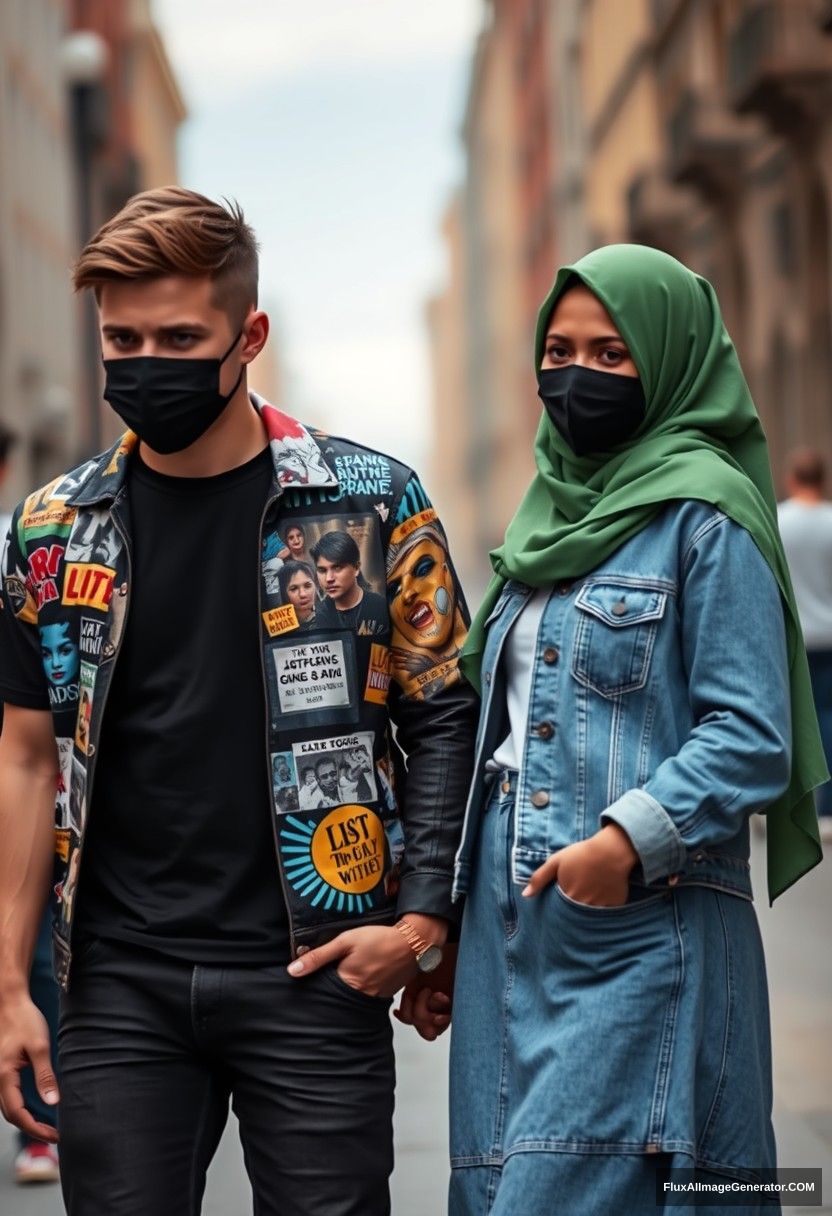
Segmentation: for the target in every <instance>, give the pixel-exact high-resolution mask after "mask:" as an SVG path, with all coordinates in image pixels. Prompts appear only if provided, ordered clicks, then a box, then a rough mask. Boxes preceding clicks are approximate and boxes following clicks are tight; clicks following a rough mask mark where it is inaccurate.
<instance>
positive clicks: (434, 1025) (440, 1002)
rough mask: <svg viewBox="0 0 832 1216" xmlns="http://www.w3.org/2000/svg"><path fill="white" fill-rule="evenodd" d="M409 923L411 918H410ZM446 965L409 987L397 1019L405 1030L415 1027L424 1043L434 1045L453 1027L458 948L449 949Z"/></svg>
mask: <svg viewBox="0 0 832 1216" xmlns="http://www.w3.org/2000/svg"><path fill="white" fill-rule="evenodd" d="M408 919H409V918H408ZM443 953H444V957H443V959H442V962H441V963H440V964H439V966H438V967H437V968H436V970H435V971H430V972H429V973H428V974H427V975H417V976H416V978H415V979H413V980H411V981H410V983H409V984H408V985H407V986H406V987H405V990H404V992H403V993H402V999H401V1001H400V1002H399V1007H398V1009H394V1010H393V1017H394V1018H397V1019H398V1020H399V1021H400V1022H403V1023H404V1025H405V1026H415V1028H416V1030H417V1032H418V1033H419V1034H420V1035H421V1036H422V1038H423V1039H427V1041H428V1042H429V1043H432V1042H433V1041H434V1040H435V1039H438V1038H439V1036H440V1034H444V1032H445V1031H446V1030H447V1029H448V1027H449V1026H450V1024H451V1006H452V1004H453V997H454V974H455V972H456V956H457V947H456V945H453V946H446V947H445V949H444V952H443Z"/></svg>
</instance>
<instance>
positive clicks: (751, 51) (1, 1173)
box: [0, 0, 832, 1216]
mask: <svg viewBox="0 0 832 1216" xmlns="http://www.w3.org/2000/svg"><path fill="white" fill-rule="evenodd" d="M172 181H179V182H181V183H182V184H185V185H187V186H189V187H192V188H194V189H197V190H201V191H204V192H205V193H207V194H209V195H212V196H214V197H219V196H221V195H224V196H228V197H233V198H237V199H238V200H239V201H240V202H241V204H242V205H243V207H244V209H245V212H246V215H247V218H248V219H249V221H250V222H251V223H252V224H253V226H254V228H255V229H256V231H257V232H258V235H259V237H260V240H261V244H262V302H263V305H264V307H266V309H267V310H268V311H269V312H270V314H271V316H272V319H273V322H274V330H273V337H272V340H271V341H270V344H269V346H268V347H267V348H266V350H265V351H264V353H263V354H262V355H261V356H260V357H259V359H258V361H257V362H256V363H255V364H254V367H253V369H252V374H251V379H250V383H251V386H252V387H253V388H255V389H256V390H258V391H260V392H261V393H263V395H264V396H266V397H267V398H268V399H270V400H273V401H275V402H276V403H277V404H280V405H282V406H283V407H284V408H286V409H288V410H289V411H290V412H292V413H295V414H297V415H298V416H301V417H303V418H305V419H308V420H309V421H313V422H316V423H319V424H321V425H323V426H326V427H329V428H330V429H331V430H333V431H334V432H338V433H347V434H349V435H351V436H352V437H353V438H354V439H356V440H359V441H363V442H367V443H370V444H371V445H373V446H374V447H378V448H380V449H382V450H393V451H394V452H395V454H396V455H397V456H398V457H400V458H401V459H403V460H405V461H408V462H410V463H412V464H415V465H416V467H418V468H419V469H420V470H422V471H423V473H424V478H425V482H426V484H427V487H428V489H429V492H430V494H431V497H432V498H433V499H434V501H435V503H436V505H437V507H438V509H439V511H440V514H441V515H442V517H443V519H444V521H445V524H446V527H447V529H448V532H449V534H450V539H451V547H452V550H453V551H454V554H455V557H456V561H457V565H458V567H459V570H460V574H461V575H462V578H463V582H464V584H465V586H466V588H467V590H468V593H469V598H470V600H471V602H472V604H473V605H476V602H477V600H478V596H479V594H480V592H481V590H482V587H483V586H484V583H485V579H486V575H487V558H486V555H487V552H488V550H489V549H490V548H492V547H493V546H494V545H496V544H497V543H499V541H500V539H501V538H502V534H503V530H504V527H505V524H506V522H507V521H508V519H509V518H510V516H511V514H512V512H513V510H514V508H515V507H516V505H517V502H518V500H519V498H520V496H521V494H522V492H523V489H524V488H525V486H526V484H527V482H528V480H529V477H530V475H531V470H532V440H533V435H534V432H535V429H536V426H537V422H538V419H539V416H540V403H539V401H538V399H537V396H536V386H535V381H534V372H533V367H532V361H531V351H532V330H533V325H534V319H535V316H536V311H537V307H538V305H539V303H540V301H541V299H542V298H543V296H544V295H545V294H546V291H547V289H548V287H549V284H550V282H551V280H552V279H553V277H554V272H555V269H556V268H557V266H558V265H559V264H561V263H564V262H567V261H571V260H574V259H575V258H576V257H578V256H580V255H581V254H582V253H583V252H585V251H587V250H588V249H590V248H592V247H594V246H596V245H599V244H605V243H609V242H614V241H621V240H636V241H641V242H644V243H648V244H653V245H657V246H659V247H661V248H664V249H666V250H668V251H669V252H671V253H673V254H675V255H676V256H678V257H680V258H681V259H682V260H684V261H685V262H687V263H688V264H689V265H691V266H692V267H693V268H694V269H695V270H697V271H700V272H702V273H703V274H705V275H706V276H707V277H708V278H709V279H711V280H712V281H713V283H714V284H715V286H716V288H717V291H718V293H719V296H720V300H721V302H722V306H723V310H724V313H725V317H726V321H727V324H728V328H729V330H730V332H731V334H732V337H733V338H734V340H735V342H736V344H737V347H738V349H739V352H740V356H741V359H742V363H743V367H744V370H745V372H746V375H747V378H748V380H749V383H750V385H751V388H752V391H753V394H754V397H755V400H756V402H757V405H758V408H759V410H760V413H761V416H762V418H763V421H764V425H765V428H766V432H767V435H768V437H769V441H770V446H771V454H772V463H773V467H774V472H775V476H776V479H777V482H778V487H779V488H782V477H783V473H784V470H785V464H786V457H787V454H788V452H789V451H790V450H791V449H792V448H793V447H795V446H797V445H799V444H811V445H812V446H813V447H815V448H816V449H818V451H819V452H820V453H821V454H822V455H823V456H824V457H825V458H826V460H827V462H829V461H832V222H831V221H830V214H832V0H420V4H419V5H413V4H409V3H406V2H405V0H363V2H362V4H360V5H355V4H352V5H345V4H343V3H342V2H341V0H317V3H316V4H315V5H298V4H296V3H293V2H292V0H249V3H248V4H247V6H246V11H245V17H244V19H243V18H242V17H240V16H239V15H237V14H235V13H234V12H233V11H232V10H231V9H230V8H229V6H228V4H227V3H225V0H200V3H199V4H196V3H195V2H194V0H2V2H0V420H2V421H3V422H4V423H6V424H7V425H8V426H9V427H10V428H11V429H12V431H13V432H14V433H15V435H16V436H17V440H18V442H17V444H16V446H15V448H14V451H13V454H12V460H11V464H10V468H9V472H8V476H7V478H6V480H5V482H4V484H2V485H0V509H10V508H11V507H12V506H13V505H14V503H15V502H16V501H18V500H19V499H20V498H21V497H22V496H23V495H24V494H25V493H26V492H28V491H29V490H30V489H31V488H32V487H34V486H35V485H39V484H42V483H44V482H46V481H47V480H48V479H49V478H50V477H52V476H53V475H55V474H57V473H58V472H59V471H61V470H62V469H64V468H68V467H70V466H72V465H73V464H75V463H77V462H78V461H80V460H81V459H83V458H85V457H87V456H88V455H90V454H92V453H93V452H95V451H98V450H100V449H101V448H103V447H104V446H105V445H106V444H107V443H109V442H110V441H111V440H112V439H113V438H114V437H115V435H116V434H117V432H118V430H119V425H118V420H117V419H116V418H115V416H114V415H113V414H111V412H110V411H109V410H108V409H107V407H106V406H105V405H104V404H103V403H102V400H101V382H102V381H101V366H100V353H99V347H98V337H97V332H96V329H95V317H94V312H93V309H92V306H91V301H83V302H79V301H78V300H76V299H74V298H73V296H72V295H71V291H70V287H69V267H70V265H71V263H72V261H73V259H74V257H75V256H76V254H77V251H78V250H79V248H80V247H81V245H82V244H83V242H84V241H85V240H86V238H87V237H88V236H89V235H90V234H91V233H92V232H93V231H94V230H95V229H97V227H98V226H99V225H100V224H101V223H102V222H103V221H104V220H105V219H107V218H108V217H109V216H110V215H112V214H113V213H114V212H115V211H116V210H118V209H119V208H120V207H121V206H122V204H123V203H124V202H125V201H126V200H127V198H128V197H130V196H131V195H132V194H133V193H135V192H136V191H138V190H142V189H146V188H150V187H153V186H158V185H162V184H165V183H168V182H172ZM760 845H761V842H760V840H759V838H756V839H755V854H756V856H755V865H756V867H757V873H756V889H757V891H758V893H759V900H758V906H759V908H760V917H761V922H762V925H763V931H764V936H765V939H766V944H767V949H768V958H769V967H770V984H771V998H772V1010H773V1022H774V1034H775V1075H776V1104H777V1128H778V1136H779V1142H780V1156H781V1163H782V1164H784V1165H789V1166H796V1165H801V1164H806V1165H820V1164H822V1165H824V1166H825V1167H826V1183H827V1204H828V1206H827V1207H826V1208H824V1209H823V1210H824V1211H830V1212H832V1047H831V1046H830V1044H831V1043H832V951H830V948H829V938H830V926H832V886H831V885H830V879H829V856H830V848H829V846H827V847H826V865H824V866H822V867H820V868H819V869H817V870H815V871H814V872H813V873H812V874H811V875H810V876H809V877H808V878H807V879H806V880H804V881H803V882H801V883H800V884H799V885H798V887H797V888H796V889H794V890H793V891H791V892H789V893H788V894H787V895H786V896H784V897H783V898H782V900H781V901H780V902H779V903H778V905H777V906H776V908H775V909H774V910H769V909H768V908H766V907H764V906H762V905H763V904H764V903H765V900H764V896H763V892H764V881H763V879H762V876H761V873H760V872H759V862H760V854H761V847H760ZM398 1039H399V1044H400V1056H399V1059H400V1070H399V1090H398V1108H399V1109H398V1115H397V1120H398V1165H397V1170H396V1175H395V1178H394V1195H395V1203H394V1213H395V1216H417V1214H418V1216H441V1213H442V1212H444V1194H445V1184H446V1161H445V1143H446V1122H445V1113H444V1112H445V1080H444V1077H445V1059H446V1053H447V1044H446V1043H442V1044H440V1045H438V1046H434V1047H429V1046H427V1045H425V1044H422V1043H421V1042H420V1041H419V1040H417V1039H416V1037H415V1035H413V1034H412V1033H399V1034H398ZM12 1155H13V1146H12V1138H11V1135H10V1134H9V1132H8V1129H7V1128H6V1126H5V1125H4V1124H2V1123H0V1214H1V1216H46V1214H55V1213H58V1212H60V1211H61V1210H62V1209H61V1205H60V1202H59V1199H58V1192H57V1189H56V1188H54V1187H51V1188H44V1189H28V1190H27V1189H24V1188H15V1187H14V1186H13V1185H12V1183H11V1181H10V1169H11V1161H12ZM248 1210H249V1204H248V1199H247V1186H246V1182H245V1178H244V1175H243V1170H242V1160H241V1154H240V1152H239V1147H238V1145H237V1142H236V1138H235V1130H234V1128H233V1126H231V1125H229V1129H228V1132H227V1134H226V1136H225V1139H224V1140H223V1143H222V1146H221V1150H220V1152H219V1154H218V1156H217V1159H216V1161H215V1163H214V1165H213V1167H212V1170H211V1175H210V1181H209V1187H208V1195H207V1198H206V1203H205V1212H206V1213H208V1214H211V1216H238V1214H240V1216H241V1214H242V1213H245V1212H247V1211H248ZM812 1210H813V1211H817V1210H818V1209H812Z"/></svg>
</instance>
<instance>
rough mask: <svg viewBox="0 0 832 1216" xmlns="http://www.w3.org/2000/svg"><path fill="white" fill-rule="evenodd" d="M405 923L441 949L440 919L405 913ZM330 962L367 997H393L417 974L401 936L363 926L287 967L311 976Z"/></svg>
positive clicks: (413, 958) (443, 926) (444, 927)
mask: <svg viewBox="0 0 832 1216" xmlns="http://www.w3.org/2000/svg"><path fill="white" fill-rule="evenodd" d="M407 920H408V923H409V924H411V925H412V926H413V928H414V929H415V930H416V932H417V933H418V934H419V936H420V937H422V938H424V940H425V941H426V942H428V943H430V944H431V945H437V946H441V945H443V944H444V942H445V938H446V937H447V934H448V926H447V923H446V922H445V921H444V920H441V919H440V918H438V917H435V916H419V915H417V914H416V913H412V912H408V913H407ZM330 963H337V964H338V974H339V976H340V977H341V979H342V980H343V981H344V983H345V984H349V986H350V988H357V989H358V990H359V991H360V992H364V993H366V994H367V996H382V997H384V996H393V995H394V993H396V992H398V991H399V989H400V988H402V987H403V986H404V985H405V984H407V983H408V982H409V981H410V980H412V979H413V978H414V976H416V975H417V973H418V967H417V966H416V956H415V954H414V953H413V950H412V949H411V947H410V944H409V943H408V941H407V940H406V938H405V937H404V935H403V934H402V933H401V932H400V931H399V930H398V929H395V928H393V927H391V926H387V925H367V926H366V927H364V928H361V929H348V930H347V931H346V932H345V933H339V934H338V936H337V937H334V938H333V939H332V941H331V942H326V943H325V944H324V945H323V946H316V947H315V949H314V950H310V951H308V953H306V954H304V955H302V956H301V957H300V958H297V959H295V961H294V962H293V963H290V964H289V968H288V970H289V974H290V975H293V976H296V977H303V976H306V975H311V974H312V972H314V971H319V970H320V969H321V967H326V966H327V965H328V964H330Z"/></svg>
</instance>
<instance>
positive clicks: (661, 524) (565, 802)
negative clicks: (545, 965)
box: [454, 500, 791, 898]
mask: <svg viewBox="0 0 832 1216" xmlns="http://www.w3.org/2000/svg"><path fill="white" fill-rule="evenodd" d="M532 595H533V590H532V588H530V587H527V586H525V585H524V584H522V583H519V582H516V581H512V582H509V583H508V584H507V585H506V587H505V588H504V590H503V593H502V595H501V597H500V599H499V601H498V602H497V604H496V606H495V608H494V612H493V613H492V615H491V617H490V619H489V622H488V624H487V639H486V646H485V652H484V655H483V667H482V687H483V697H482V706H481V711H480V722H479V729H478V736H477V751H476V762H475V770H474V778H473V782H472V786H471V790H470V794H469V798H468V805H467V809H466V817H465V827H464V831H463V839H462V844H461V846H460V849H459V851H458V853H457V859H456V878H455V888H454V890H455V897H456V898H459V897H460V896H461V895H462V894H464V893H465V891H466V890H467V886H468V875H469V870H470V864H471V857H472V850H473V843H474V841H475V839H476V833H477V829H478V825H479V818H480V815H481V813H482V808H483V805H484V797H485V793H484V781H485V778H486V762H487V761H488V760H489V759H490V758H491V757H492V756H493V755H494V752H495V748H497V747H498V745H499V744H500V743H501V741H502V740H504V739H505V738H506V735H507V733H508V727H509V723H508V714H507V708H506V707H507V696H508V693H507V682H508V680H509V678H510V677H509V676H508V674H507V672H506V665H505V662H504V661H503V652H504V647H505V643H506V638H507V636H508V634H509V631H510V630H511V628H512V625H513V624H514V623H515V622H516V620H517V619H518V616H519V614H520V613H521V612H522V611H523V609H524V607H525V606H526V605H527V603H529V601H530V599H531V597H532ZM520 750H521V752H522V754H521V755H520V757H519V777H518V784H517V798H516V803H515V807H516V811H515V838H514V847H513V849H512V878H513V880H514V882H516V883H518V884H521V885H523V884H525V883H526V882H527V881H528V879H529V877H530V875H531V874H532V872H533V871H534V870H535V869H536V868H537V866H539V865H540V864H541V863H542V862H543V861H545V859H546V858H547V857H548V856H549V854H550V853H552V852H553V851H554V850H556V849H558V848H562V847H563V846H565V845H567V844H571V843H572V842H574V841H577V840H583V839H585V838H586V837H588V836H591V835H592V834H593V833H594V832H595V831H597V830H598V828H599V827H600V826H601V825H602V824H604V823H606V822H610V821H615V822H617V823H619V824H620V825H621V827H622V828H624V830H625V831H626V832H627V834H628V836H629V837H630V839H631V841H632V843H633V845H634V847H635V849H636V850H637V852H638V855H639V858H640V866H639V867H637V868H636V870H635V871H634V873H633V879H634V881H637V882H638V881H641V882H644V883H646V884H647V885H650V886H657V887H662V886H664V885H666V884H667V883H668V882H671V883H684V884H689V883H695V884H699V885H707V886H712V887H717V888H719V889H721V890H725V891H728V892H731V893H733V894H737V895H742V896H745V897H746V898H750V897H751V882H750V876H749V865H748V856H749V836H748V817H749V815H750V813H752V812H754V811H759V810H762V809H763V808H765V807H766V806H767V805H768V804H769V803H771V802H772V801H774V799H776V798H777V797H778V796H779V795H780V794H781V793H782V791H783V790H784V789H785V787H786V785H787V782H788V779H789V772H790V763H791V723H790V711H789V676H788V662H787V656H786V634H785V625H784V619H783V610H782V605H781V599H780V593H779V590H778V587H777V584H776V582H775V579H774V576H773V575H772V573H771V570H770V568H769V566H768V564H767V563H766V561H765V559H764V558H763V557H762V555H761V554H760V552H759V550H758V549H757V547H756V545H755V544H754V541H753V540H752V538H751V536H750V535H749V533H748V532H746V531H745V529H743V528H741V527H740V526H739V525H737V524H735V523H734V522H733V521H732V520H730V519H729V518H728V517H727V516H725V515H724V514H722V512H720V511H718V510H716V509H715V508H714V507H713V506H711V505H709V504H706V503H703V502H699V501H695V500H694V501H680V502H672V503H670V504H669V505H668V506H667V508H666V509H665V510H664V511H663V512H662V513H661V514H660V515H659V516H657V518H656V519H654V520H653V521H652V522H651V523H650V524H649V525H648V526H647V527H646V528H644V529H643V530H642V531H641V532H639V533H638V534H637V535H636V536H634V537H632V538H631V539H630V540H629V541H627V542H626V543H625V544H623V545H622V546H621V547H620V548H619V549H618V550H617V551H616V552H615V553H614V554H613V555H612V556H611V557H610V558H608V559H607V560H606V561H605V562H604V563H602V565H600V566H599V567H597V568H596V569H595V570H593V571H592V572H591V573H589V574H587V575H585V576H583V577H582V578H579V579H577V580H575V581H574V582H571V583H570V582H566V583H562V584H558V585H556V586H555V587H554V588H553V589H552V590H551V593H550V595H549V598H548V602H547V604H546V607H545V610H544V613H543V617H542V620H541V622H540V628H539V630H538V634H537V641H536V644H535V647H534V661H533V670H532V678H531V680H530V684H529V693H528V714H527V721H526V727H525V737H524V739H523V746H522V749H520Z"/></svg>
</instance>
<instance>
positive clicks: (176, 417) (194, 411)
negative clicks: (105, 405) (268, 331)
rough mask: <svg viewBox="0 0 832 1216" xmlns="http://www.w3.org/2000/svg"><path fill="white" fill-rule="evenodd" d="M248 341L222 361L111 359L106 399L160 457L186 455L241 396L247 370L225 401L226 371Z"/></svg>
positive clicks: (107, 361) (106, 363) (151, 357)
mask: <svg viewBox="0 0 832 1216" xmlns="http://www.w3.org/2000/svg"><path fill="white" fill-rule="evenodd" d="M242 336H243V331H242V330H240V332H239V333H238V334H237V336H236V338H235V339H234V341H233V342H232V343H231V345H230V346H229V348H228V350H227V351H226V352H225V354H224V355H223V356H222V358H221V359H183V358H181V357H180V358H174V359H165V358H161V357H160V356H158V355H135V356H133V357H131V358H127V359H105V360H104V371H105V373H106V382H105V385H104V399H105V400H106V401H108V402H109V403H110V405H111V406H112V407H113V409H114V410H115V411H116V413H117V414H118V415H119V416H120V417H121V418H123V419H124V421H125V422H126V423H127V425H128V426H129V428H130V430H131V431H135V432H136V434H137V435H138V437H139V439H141V440H143V442H144V443H146V444H147V446H148V447H149V448H152V449H153V451H154V452H160V453H162V454H163V455H166V456H167V455H170V453H171V452H181V451H183V450H184V449H185V448H189V447H190V446H191V444H192V443H196V441H197V439H200V438H201V437H202V435H204V434H205V432H206V431H207V430H208V428H209V427H210V426H213V424H214V423H215V422H216V421H217V419H218V418H219V416H220V414H221V413H222V412H223V410H224V409H225V407H226V406H227V405H228V403H229V401H230V400H231V398H232V397H233V396H234V394H235V393H236V391H237V389H238V387H239V385H240V381H241V380H242V378H243V368H242V367H241V368H240V374H239V376H238V377H237V380H236V382H235V384H234V387H233V388H232V390H231V392H230V393H227V394H226V395H225V396H223V395H222V394H221V393H220V389H219V384H220V368H221V367H222V365H223V363H225V361H226V359H227V358H228V356H229V355H230V354H231V352H232V351H233V349H234V347H235V346H236V345H237V343H238V342H239V341H240V338H241V337H242Z"/></svg>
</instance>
